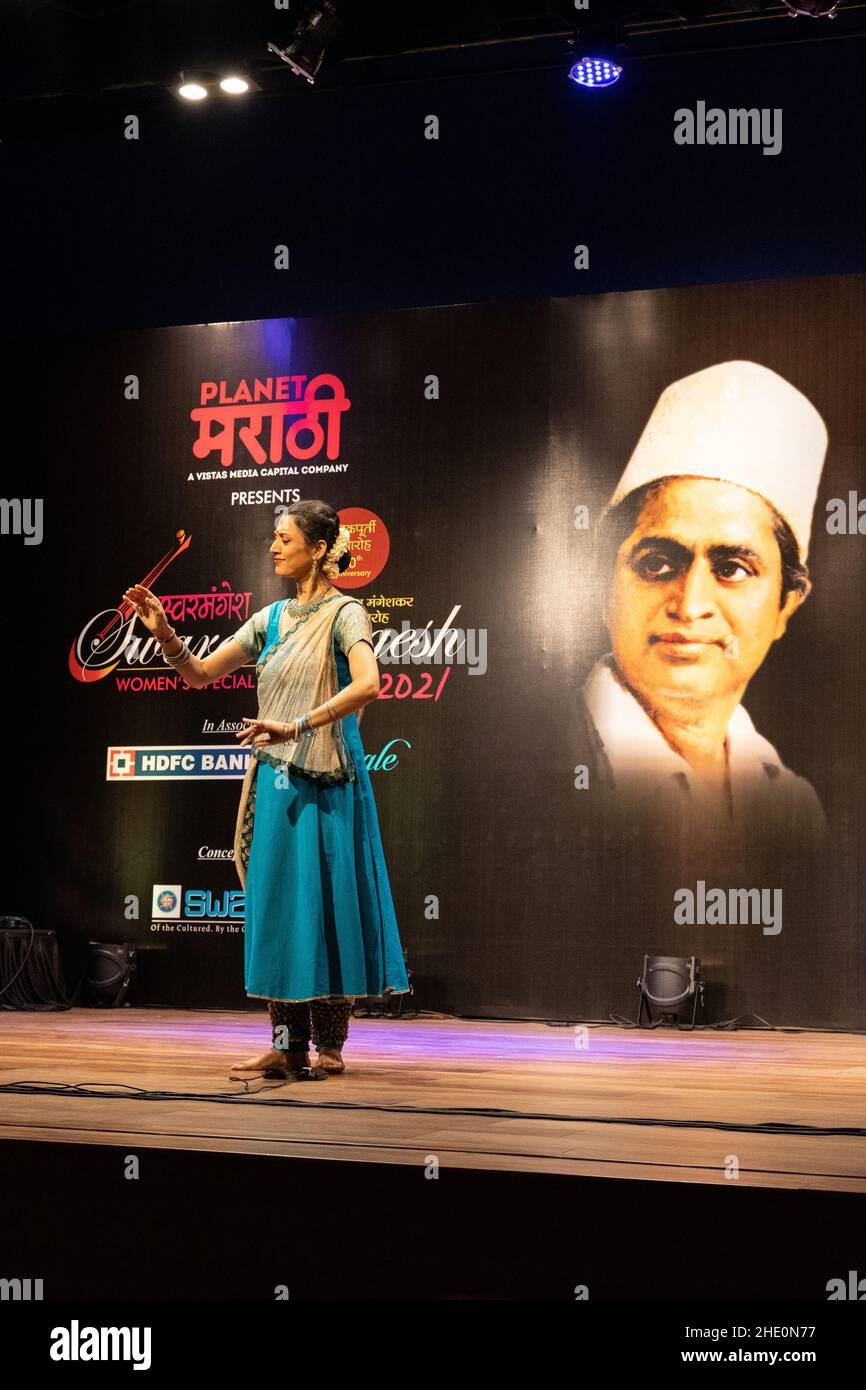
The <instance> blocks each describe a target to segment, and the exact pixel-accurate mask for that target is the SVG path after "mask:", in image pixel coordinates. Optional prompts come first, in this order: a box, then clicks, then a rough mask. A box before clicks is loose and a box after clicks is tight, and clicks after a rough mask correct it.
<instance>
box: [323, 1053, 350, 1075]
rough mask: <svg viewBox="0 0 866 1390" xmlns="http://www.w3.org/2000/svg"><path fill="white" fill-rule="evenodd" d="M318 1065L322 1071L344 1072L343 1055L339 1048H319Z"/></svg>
mask: <svg viewBox="0 0 866 1390" xmlns="http://www.w3.org/2000/svg"><path fill="white" fill-rule="evenodd" d="M318 1065H319V1066H320V1067H321V1068H322V1071H330V1072H340V1071H345V1070H346V1063H345V1062H344V1061H343V1054H342V1051H341V1050H340V1048H339V1047H320V1048H319V1060H318Z"/></svg>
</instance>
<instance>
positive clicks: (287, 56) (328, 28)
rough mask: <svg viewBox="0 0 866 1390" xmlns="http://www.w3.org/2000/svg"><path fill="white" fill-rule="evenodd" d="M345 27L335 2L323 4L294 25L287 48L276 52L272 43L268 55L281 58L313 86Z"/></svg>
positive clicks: (324, 0)
mask: <svg viewBox="0 0 866 1390" xmlns="http://www.w3.org/2000/svg"><path fill="white" fill-rule="evenodd" d="M343 27H344V26H343V24H342V22H341V21H340V20H339V19H338V18H337V8H336V5H334V4H333V3H332V0H320V3H319V4H317V5H313V6H312V7H311V8H310V9H309V10H308V11H307V12H306V14H305V15H304V16H303V18H301V19H300V20H299V21H298V23H297V24H296V25H295V27H294V29H293V30H292V42H291V43H290V44H289V46H288V48H285V49H283V48H277V46H276V44H274V43H269V44H268V52H269V53H275V54H276V55H277V57H278V58H282V60H283V62H284V63H288V65H289V67H290V68H291V69H292V72H296V73H297V74H298V76H299V77H304V78H306V80H307V81H308V82H309V83H310V84H311V85H312V84H313V83H315V80H316V76H317V74H318V71H319V68H320V67H321V66H322V59H323V58H324V56H325V51H326V49H327V48H328V46H329V45H330V44H331V43H333V41H334V39H335V38H336V37H337V35H338V34H340V33H342V30H343Z"/></svg>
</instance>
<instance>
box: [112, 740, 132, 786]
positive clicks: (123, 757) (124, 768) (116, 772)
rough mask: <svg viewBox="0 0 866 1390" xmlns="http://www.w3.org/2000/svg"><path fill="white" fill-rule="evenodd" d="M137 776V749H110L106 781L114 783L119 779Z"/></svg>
mask: <svg viewBox="0 0 866 1390" xmlns="http://www.w3.org/2000/svg"><path fill="white" fill-rule="evenodd" d="M134 776H135V749H134V748H109V750H108V769H107V772H106V780H107V781H110V782H113V781H115V780H116V779H117V778H119V777H134Z"/></svg>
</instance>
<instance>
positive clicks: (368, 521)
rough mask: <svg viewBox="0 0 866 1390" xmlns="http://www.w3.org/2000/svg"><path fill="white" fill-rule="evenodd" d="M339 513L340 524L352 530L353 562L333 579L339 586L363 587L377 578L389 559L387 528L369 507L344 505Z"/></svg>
mask: <svg viewBox="0 0 866 1390" xmlns="http://www.w3.org/2000/svg"><path fill="white" fill-rule="evenodd" d="M337 515H338V516H339V518H340V525H341V526H347V527H348V528H349V530H350V531H351V533H352V540H351V543H350V550H351V554H352V563H351V565H350V566H349V568H348V569H347V570H344V571H343V573H342V574H341V575H338V576H337V578H336V579H335V580H332V583H333V584H334V586H335V588H339V589H360V588H363V586H364V585H365V584H372V583H373V580H374V579H378V577H379V575H380V574H381V573H382V570H383V569H384V568H385V566H386V564H387V563H388V555H389V553H390V550H391V538H390V536H389V535H388V528H387V527H386V525H385V523H384V521H383V520H382V518H381V517H380V516H377V515H376V513H375V512H371V511H370V510H369V509H368V508H367V507H344V508H343V510H342V511H341V512H338V513H337Z"/></svg>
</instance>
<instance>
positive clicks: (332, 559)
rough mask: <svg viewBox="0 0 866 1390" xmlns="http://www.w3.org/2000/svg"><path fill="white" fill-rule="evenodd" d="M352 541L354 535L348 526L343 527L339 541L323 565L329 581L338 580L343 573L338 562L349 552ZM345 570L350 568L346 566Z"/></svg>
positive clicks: (337, 540)
mask: <svg viewBox="0 0 866 1390" xmlns="http://www.w3.org/2000/svg"><path fill="white" fill-rule="evenodd" d="M351 541H352V533H351V531H350V530H349V528H348V526H341V527H340V529H339V531H338V532H337V539H336V540H335V541H334V544H333V545H332V546H331V549H330V550H329V551H328V553H327V555H326V556H325V559H324V561H323V563H322V573H323V574H326V575H327V576H328V578H329V579H336V578H337V576H338V575H340V574H342V573H343V570H342V569H341V568H340V566H339V564H338V561H339V560H340V558H341V557H342V556H343V555H345V554H346V553H347V551H348V550H349V547H350V545H351ZM344 568H348V567H347V566H344Z"/></svg>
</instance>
